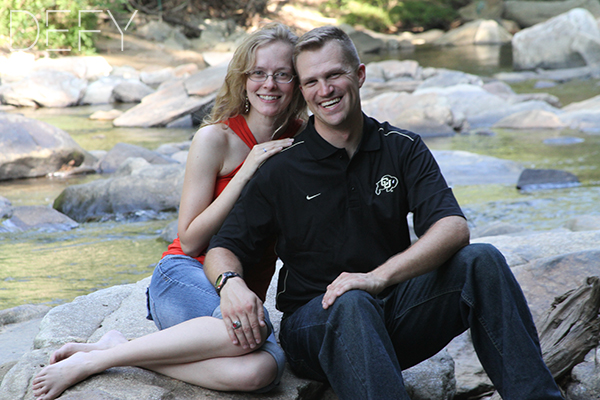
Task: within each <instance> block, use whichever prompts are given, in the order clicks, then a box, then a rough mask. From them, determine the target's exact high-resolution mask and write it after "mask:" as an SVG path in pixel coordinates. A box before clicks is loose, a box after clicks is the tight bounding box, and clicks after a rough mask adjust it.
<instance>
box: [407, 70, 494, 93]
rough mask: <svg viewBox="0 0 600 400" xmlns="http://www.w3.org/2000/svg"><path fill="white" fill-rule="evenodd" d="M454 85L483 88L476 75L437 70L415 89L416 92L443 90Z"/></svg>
mask: <svg viewBox="0 0 600 400" xmlns="http://www.w3.org/2000/svg"><path fill="white" fill-rule="evenodd" d="M456 85H474V86H483V81H482V80H481V78H480V77H478V76H476V75H472V74H467V73H464V72H460V71H452V70H447V69H443V68H438V69H436V71H435V73H434V74H433V75H431V76H429V77H428V78H427V79H425V80H424V81H423V82H422V83H421V84H420V85H419V86H418V87H417V90H423V89H427V88H445V87H450V86H456Z"/></svg>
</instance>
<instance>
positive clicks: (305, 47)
mask: <svg viewBox="0 0 600 400" xmlns="http://www.w3.org/2000/svg"><path fill="white" fill-rule="evenodd" d="M332 40H335V41H336V42H337V43H338V44H339V45H340V47H341V48H342V54H343V55H344V59H345V61H346V63H347V64H348V65H349V66H351V67H352V68H355V69H356V68H358V66H359V65H360V58H359V57H358V51H356V47H355V46H354V43H353V42H352V39H350V37H349V36H348V35H347V34H346V32H344V31H343V30H341V29H340V28H338V27H336V26H329V25H328V26H321V27H318V28H315V29H313V30H311V31H309V32H307V33H305V34H304V35H302V36H301V37H300V39H298V43H296V46H295V47H294V66H296V61H297V60H298V56H299V55H300V53H302V52H303V51H314V50H319V49H321V48H323V47H324V46H325V45H326V44H327V43H329V42H330V41H332Z"/></svg>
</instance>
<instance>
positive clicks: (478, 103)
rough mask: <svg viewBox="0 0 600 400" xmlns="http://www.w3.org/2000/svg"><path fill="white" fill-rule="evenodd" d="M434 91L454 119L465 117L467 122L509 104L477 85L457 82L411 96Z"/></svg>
mask: <svg viewBox="0 0 600 400" xmlns="http://www.w3.org/2000/svg"><path fill="white" fill-rule="evenodd" d="M426 93H435V94H437V95H438V96H440V97H443V98H444V99H445V100H444V102H445V104H446V105H447V106H448V107H450V109H451V110H452V114H453V115H454V118H455V119H456V120H461V119H466V121H467V122H469V124H471V120H472V119H474V120H476V119H477V118H478V117H479V115H481V113H484V112H486V111H488V110H497V109H502V108H506V107H508V106H510V105H511V103H510V102H509V101H507V100H506V99H503V98H502V97H500V96H496V95H494V94H492V93H490V92H488V91H487V90H485V89H483V88H482V87H481V86H479V85H469V84H459V85H453V86H448V87H428V88H423V89H418V90H415V91H414V92H413V96H415V95H422V94H426Z"/></svg>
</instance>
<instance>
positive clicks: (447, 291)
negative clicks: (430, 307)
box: [394, 287, 462, 320]
mask: <svg viewBox="0 0 600 400" xmlns="http://www.w3.org/2000/svg"><path fill="white" fill-rule="evenodd" d="M455 292H462V287H460V288H456V289H448V290H446V291H445V292H442V293H438V294H436V295H434V296H431V297H428V298H427V299H424V300H421V301H420V302H418V303H417V304H413V305H412V306H410V307H409V308H407V309H406V310H404V312H403V313H402V314H399V315H395V316H394V320H397V319H399V318H400V317H402V316H404V315H406V313H408V312H409V311H411V310H413V309H415V308H417V307H420V306H422V305H423V304H425V303H428V302H430V301H431V300H434V299H436V298H438V297H442V296H445V295H447V294H452V293H455Z"/></svg>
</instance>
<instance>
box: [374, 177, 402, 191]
mask: <svg viewBox="0 0 600 400" xmlns="http://www.w3.org/2000/svg"><path fill="white" fill-rule="evenodd" d="M396 186H398V178H396V177H394V176H391V175H384V176H382V177H381V179H380V180H379V182H377V187H376V188H375V194H376V195H377V196H379V195H380V194H381V192H383V191H384V190H385V191H386V192H388V193H391V192H393V191H394V188H395V187H396Z"/></svg>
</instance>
